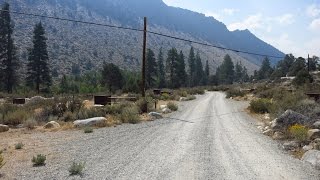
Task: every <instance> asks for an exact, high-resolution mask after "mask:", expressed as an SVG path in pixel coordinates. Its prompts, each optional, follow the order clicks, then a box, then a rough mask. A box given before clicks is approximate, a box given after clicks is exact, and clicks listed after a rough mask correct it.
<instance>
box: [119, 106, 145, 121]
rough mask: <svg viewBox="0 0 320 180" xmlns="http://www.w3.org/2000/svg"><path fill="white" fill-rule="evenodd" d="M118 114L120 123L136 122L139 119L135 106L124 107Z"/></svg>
mask: <svg viewBox="0 0 320 180" xmlns="http://www.w3.org/2000/svg"><path fill="white" fill-rule="evenodd" d="M119 116H120V120H121V122H122V123H131V124H137V123H139V122H140V121H141V119H140V116H139V110H138V108H137V107H136V106H129V107H125V108H124V109H123V110H122V112H121V114H120V115H119Z"/></svg>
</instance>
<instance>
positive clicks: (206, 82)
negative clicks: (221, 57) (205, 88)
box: [204, 60, 210, 85]
mask: <svg viewBox="0 0 320 180" xmlns="http://www.w3.org/2000/svg"><path fill="white" fill-rule="evenodd" d="M209 77H210V68H209V61H208V60H207V61H206V67H205V70H204V85H208V84H209Z"/></svg>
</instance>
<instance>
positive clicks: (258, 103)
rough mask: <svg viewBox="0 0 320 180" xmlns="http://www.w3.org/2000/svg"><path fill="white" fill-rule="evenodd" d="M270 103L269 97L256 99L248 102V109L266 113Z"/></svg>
mask: <svg viewBox="0 0 320 180" xmlns="http://www.w3.org/2000/svg"><path fill="white" fill-rule="evenodd" d="M271 105H272V103H271V101H270V100H269V99H257V100H252V101H251V102H250V106H249V109H250V111H251V112H254V113H261V114H262V113H268V112H269V110H270V107H271Z"/></svg>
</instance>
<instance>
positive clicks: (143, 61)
mask: <svg viewBox="0 0 320 180" xmlns="http://www.w3.org/2000/svg"><path fill="white" fill-rule="evenodd" d="M146 50H147V17H144V29H143V49H142V85H141V92H142V93H141V94H142V97H145V96H146Z"/></svg>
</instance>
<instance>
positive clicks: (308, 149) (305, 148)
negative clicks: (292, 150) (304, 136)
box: [302, 144, 313, 151]
mask: <svg viewBox="0 0 320 180" xmlns="http://www.w3.org/2000/svg"><path fill="white" fill-rule="evenodd" d="M302 149H303V150H304V151H310V150H311V149H313V146H312V145H310V144H309V145H305V146H303V147H302Z"/></svg>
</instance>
